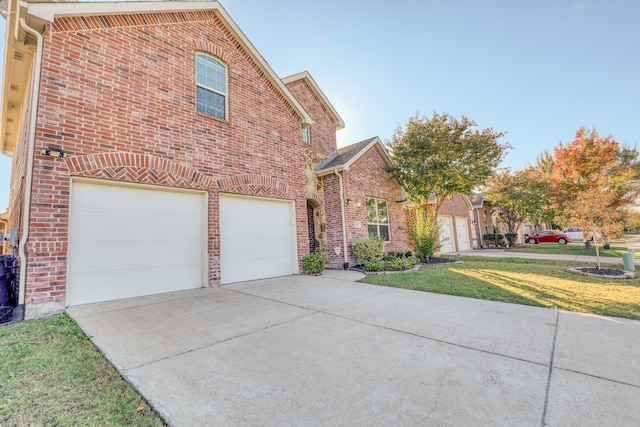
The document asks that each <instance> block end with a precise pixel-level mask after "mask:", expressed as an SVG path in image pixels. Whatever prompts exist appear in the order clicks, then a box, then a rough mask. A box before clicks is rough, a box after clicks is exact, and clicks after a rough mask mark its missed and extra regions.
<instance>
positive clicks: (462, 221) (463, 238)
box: [456, 217, 471, 251]
mask: <svg viewBox="0 0 640 427" xmlns="http://www.w3.org/2000/svg"><path fill="white" fill-rule="evenodd" d="M456 233H457V236H458V250H460V251H468V250H469V249H471V239H470V238H469V223H468V222H467V218H457V217H456Z"/></svg>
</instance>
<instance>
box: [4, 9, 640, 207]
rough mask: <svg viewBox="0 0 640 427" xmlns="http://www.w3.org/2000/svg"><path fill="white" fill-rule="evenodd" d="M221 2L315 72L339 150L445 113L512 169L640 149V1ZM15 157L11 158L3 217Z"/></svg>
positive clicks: (273, 48)
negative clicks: (494, 147) (487, 132)
mask: <svg viewBox="0 0 640 427" xmlns="http://www.w3.org/2000/svg"><path fill="white" fill-rule="evenodd" d="M221 3H222V5H223V6H224V7H225V9H226V10H227V12H229V14H230V15H231V17H232V18H233V19H234V21H235V22H236V23H237V24H238V25H239V26H240V28H241V29H242V30H243V31H244V33H245V34H246V35H247V37H248V38H249V40H251V42H252V43H253V44H254V46H255V47H256V48H257V49H258V51H260V52H261V54H262V55H263V57H264V58H265V59H266V61H267V62H268V63H269V64H270V66H271V67H272V68H273V69H274V70H275V72H276V73H277V74H278V75H280V76H281V77H286V76H288V75H291V74H295V73H297V72H300V71H303V70H307V71H309V72H310V73H311V74H312V76H313V77H314V78H315V80H316V82H317V83H318V84H319V85H320V87H321V88H322V90H323V91H324V92H325V94H326V95H327V97H328V98H329V100H330V101H331V102H332V104H333V105H334V107H335V108H336V110H337V111H338V112H339V113H340V115H341V116H342V118H343V119H344V120H345V122H346V127H345V129H343V130H341V131H339V132H338V134H337V135H338V144H339V145H340V146H343V145H348V144H351V143H354V142H358V141H360V140H363V139H366V138H369V137H371V136H379V137H380V138H381V139H382V140H383V141H385V140H388V139H390V138H391V136H392V135H393V132H394V131H395V129H396V128H397V127H398V125H401V124H404V123H406V121H407V120H408V119H409V117H411V116H412V115H414V114H415V113H416V112H418V113H419V114H420V115H427V116H430V115H431V114H432V113H433V111H437V112H438V113H444V112H447V113H450V114H452V115H454V116H456V117H460V116H462V115H465V116H467V117H469V118H470V119H473V120H475V121H476V122H477V123H478V125H479V127H481V128H486V127H491V128H493V129H494V130H495V131H501V132H506V133H507V135H506V136H505V137H504V138H503V139H502V141H503V142H509V143H510V144H511V145H512V146H513V149H512V150H511V152H510V153H509V154H508V156H507V158H506V160H505V161H504V163H503V166H505V167H511V168H513V169H522V168H523V167H525V166H527V164H529V163H531V162H534V161H535V157H536V156H537V155H538V154H539V153H541V152H542V151H543V150H545V149H551V148H552V147H554V146H555V145H557V144H558V143H559V142H560V141H563V142H569V141H571V140H572V138H573V136H574V134H575V131H576V130H577V129H578V127H580V126H586V127H588V128H591V127H594V126H595V127H596V128H597V129H598V131H599V133H600V134H602V135H608V134H611V135H613V136H614V137H615V138H616V139H617V140H618V141H619V142H620V143H622V144H626V145H630V146H635V145H636V144H638V145H640V144H639V143H640V130H638V119H639V118H640V84H639V78H638V76H640V55H638V46H640V26H639V25H638V22H640V2H635V1H629V0H610V1H607V2H604V1H600V0H582V1H565V0H540V1H536V2H521V1H512V0H487V1H484V2H479V1H477V0H451V1H435V0H422V1H419V0H411V1H409V0H400V1H397V2H389V1H379V0H367V1H363V0H349V1H345V0H324V1H321V2H307V1H300V0H296V1H293V0H272V1H268V2H266V1H262V0H227V1H224V0H223V1H221ZM4 23H5V21H4V19H0V24H1V25H2V27H1V28H0V33H2V34H4V32H5V30H4ZM3 57H4V55H2V56H0V58H3ZM0 60H1V59H0ZM9 160H10V159H9V158H7V157H5V156H1V155H0V211H2V210H4V207H5V206H6V205H7V199H8V188H9V175H8V168H9V164H10V162H9Z"/></svg>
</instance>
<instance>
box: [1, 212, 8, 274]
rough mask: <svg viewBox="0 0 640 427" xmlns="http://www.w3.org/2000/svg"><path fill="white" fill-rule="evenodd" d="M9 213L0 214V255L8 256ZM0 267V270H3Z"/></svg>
mask: <svg viewBox="0 0 640 427" xmlns="http://www.w3.org/2000/svg"><path fill="white" fill-rule="evenodd" d="M8 239H9V212H3V213H1V214H0V255H8V254H9V253H10V249H9V240H8ZM3 267H4V266H3V265H0V268H3Z"/></svg>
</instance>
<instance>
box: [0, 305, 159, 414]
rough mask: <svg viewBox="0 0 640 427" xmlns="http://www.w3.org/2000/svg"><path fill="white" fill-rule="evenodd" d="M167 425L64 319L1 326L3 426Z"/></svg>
mask: <svg viewBox="0 0 640 427" xmlns="http://www.w3.org/2000/svg"><path fill="white" fill-rule="evenodd" d="M54 425H56V426H71V425H83V426H98V425H100V426H127V425H129V426H163V425H165V424H164V423H163V421H162V419H161V418H160V417H159V416H158V415H156V414H155V413H154V412H153V411H152V410H151V409H150V408H149V406H148V405H147V404H146V403H145V402H144V400H143V399H142V398H141V397H140V395H139V394H138V393H137V392H136V390H135V389H133V387H131V385H130V384H129V383H127V382H126V381H124V380H123V379H122V377H120V375H119V374H118V372H117V371H116V370H115V369H114V368H113V366H111V364H109V362H108V361H107V360H106V359H105V358H104V357H103V356H102V354H101V353H100V352H99V351H98V350H97V349H96V348H95V347H94V346H93V344H92V343H91V341H89V339H88V338H87V336H85V335H84V333H83V332H82V330H81V329H80V328H79V327H78V326H77V325H76V323H75V322H74V321H73V320H71V319H70V318H69V317H67V316H66V315H57V316H53V317H51V318H48V319H40V320H29V321H24V322H22V323H19V324H16V325H2V326H0V426H54Z"/></svg>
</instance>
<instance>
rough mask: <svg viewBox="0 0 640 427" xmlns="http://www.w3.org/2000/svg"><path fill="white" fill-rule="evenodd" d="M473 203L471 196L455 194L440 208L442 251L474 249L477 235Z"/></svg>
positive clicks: (442, 252) (439, 220)
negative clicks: (473, 217) (473, 222)
mask: <svg viewBox="0 0 640 427" xmlns="http://www.w3.org/2000/svg"><path fill="white" fill-rule="evenodd" d="M471 214H472V205H471V200H470V199H469V197H467V196H465V195H460V194H455V195H454V196H453V197H451V198H448V199H447V200H445V201H444V202H443V203H442V205H441V206H440V209H439V210H438V222H439V223H440V227H441V228H440V239H439V242H440V245H441V246H440V253H441V254H448V253H453V252H460V251H466V250H470V249H473V248H475V247H477V246H476V244H475V242H476V241H477V236H476V234H475V229H474V227H473V226H472V225H473V224H472V217H471Z"/></svg>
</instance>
